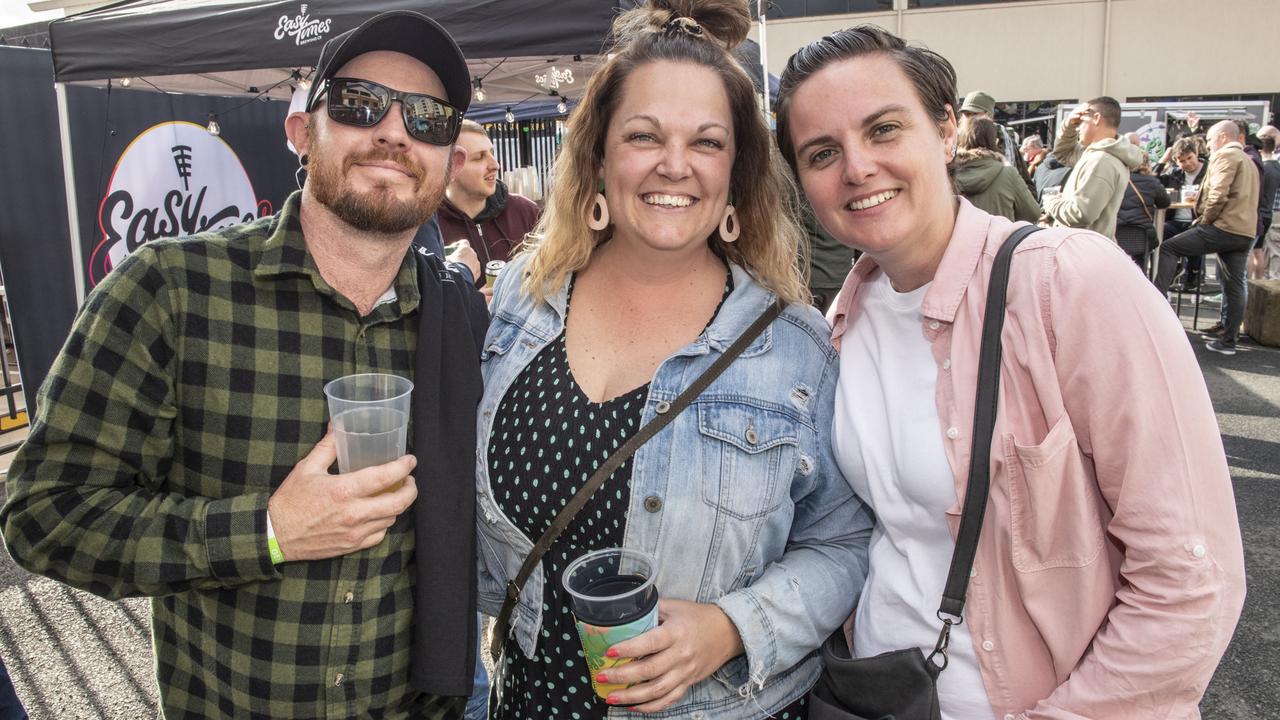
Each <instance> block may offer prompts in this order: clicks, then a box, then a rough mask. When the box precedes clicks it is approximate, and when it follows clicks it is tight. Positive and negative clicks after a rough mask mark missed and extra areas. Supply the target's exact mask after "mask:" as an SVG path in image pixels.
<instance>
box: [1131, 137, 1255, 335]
mask: <svg viewBox="0 0 1280 720" xmlns="http://www.w3.org/2000/svg"><path fill="white" fill-rule="evenodd" d="M1242 139H1243V138H1241V137H1240V130H1239V128H1237V127H1236V124H1235V123H1234V122H1232V121H1230V120H1223V121H1222V122H1219V123H1217V124H1216V125H1214V126H1213V127H1211V128H1209V133H1208V142H1209V147H1210V148H1211V149H1212V150H1213V154H1212V155H1210V156H1209V163H1208V168H1207V169H1206V170H1205V176H1204V182H1203V183H1201V186H1200V194H1199V196H1198V197H1197V198H1196V208H1195V209H1196V218H1195V220H1193V221H1192V224H1191V228H1190V229H1188V230H1186V231H1185V232H1182V233H1180V234H1178V235H1177V236H1175V237H1173V238H1165V241H1164V242H1163V243H1161V245H1160V261H1159V262H1160V266H1159V270H1158V271H1157V273H1156V287H1157V288H1159V289H1160V291H1161V292H1162V293H1164V292H1168V290H1169V285H1170V284H1171V283H1172V282H1173V276H1174V272H1175V271H1176V269H1177V260H1178V258H1179V257H1183V256H1190V255H1207V254H1208V253H1217V254H1218V271H1219V273H1220V274H1221V277H1222V297H1223V308H1222V311H1223V318H1222V321H1221V322H1220V323H1219V324H1218V326H1215V327H1212V328H1209V329H1208V330H1206V331H1205V333H1206V334H1207V335H1210V336H1211V337H1210V339H1209V341H1208V342H1207V343H1205V348H1206V349H1207V350H1210V351H1212V352H1216V353H1219V354H1222V355H1235V354H1236V339H1237V335H1238V334H1239V331H1240V322H1241V320H1242V319H1243V318H1244V301H1245V293H1246V289H1245V287H1246V286H1245V283H1246V282H1247V281H1246V278H1245V273H1246V270H1247V268H1248V262H1249V253H1250V252H1251V251H1252V249H1253V244H1254V239H1255V238H1256V237H1257V228H1258V194H1259V177H1258V173H1257V172H1255V171H1254V169H1253V163H1252V162H1250V160H1249V157H1248V156H1247V155H1245V153H1244V151H1243V150H1242V149H1241V140H1242Z"/></svg>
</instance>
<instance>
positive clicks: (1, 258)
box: [0, 47, 76, 412]
mask: <svg viewBox="0 0 1280 720" xmlns="http://www.w3.org/2000/svg"><path fill="white" fill-rule="evenodd" d="M0 98H8V99H9V101H6V102H0V129H2V130H0V188H4V192H0V271H2V272H3V273H4V281H5V295H6V297H7V300H8V303H9V314H10V319H11V320H12V321H13V335H14V341H15V343H16V345H17V349H18V364H19V367H20V368H21V370H22V385H23V389H24V391H25V393H26V399H27V407H28V409H29V410H31V411H32V412H34V409H35V395H36V388H37V387H38V386H39V385H40V383H41V382H43V381H44V376H45V375H46V374H48V372H49V367H50V366H51V365H52V364H53V359H54V357H55V356H56V355H57V353H58V350H59V349H60V348H61V347H62V342H63V340H64V339H65V338H66V335H67V330H69V329H70V328H71V319H72V317H73V316H74V315H75V311H76V296H75V284H74V282H73V281H72V270H71V267H72V264H71V243H70V241H69V240H68V237H69V233H68V232H67V199H66V197H67V196H66V192H65V190H64V189H63V184H62V150H61V147H60V146H59V141H58V112H57V105H56V102H55V100H54V95H53V62H52V59H51V58H50V56H49V51H48V50H34V49H27V48H16V47H0ZM19 99H20V100H21V101H20V102H19V101H18V100H19Z"/></svg>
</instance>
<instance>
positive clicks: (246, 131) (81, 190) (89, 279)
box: [68, 87, 297, 291]
mask: <svg viewBox="0 0 1280 720" xmlns="http://www.w3.org/2000/svg"><path fill="white" fill-rule="evenodd" d="M68 107H69V111H70V116H71V118H72V120H71V143H72V155H73V157H74V158H75V166H76V169H75V176H76V196H77V203H78V206H79V211H80V244H81V252H82V261H83V263H84V265H83V268H84V273H85V274H84V278H85V286H86V291H87V290H89V289H92V288H93V287H94V286H95V285H96V284H97V283H99V282H101V281H102V278H103V277H105V276H106V274H107V273H108V272H109V271H110V270H111V268H112V267H113V266H114V265H115V264H116V263H118V262H119V261H120V260H122V259H123V258H124V257H125V256H127V255H128V254H129V253H130V252H132V251H133V250H136V249H137V248H138V247H139V246H141V245H142V244H143V243H146V242H148V241H150V240H154V239H156V238H160V237H182V236H186V235H192V234H194V233H197V232H204V231H206V230H215V229H219V228H223V227H227V226H230V225H236V224H239V223H241V222H246V221H248V220H253V219H254V218H256V217H259V216H262V215H269V214H272V213H274V212H275V211H276V210H277V209H278V208H279V207H280V204H281V203H282V202H283V201H284V199H285V198H286V197H288V195H289V193H290V192H292V191H293V190H294V189H296V187H297V186H296V184H295V179H294V170H295V169H296V168H297V159H296V158H295V157H294V155H293V153H291V152H290V151H289V150H288V148H287V146H286V145H285V135H284V119H285V116H286V114H287V113H288V108H289V105H288V103H285V102H281V101H278V100H266V99H262V100H253V99H249V98H244V97H206V96H199V95H178V94H166V93H158V92H155V91H150V90H132V89H131V90H123V89H120V88H114V89H112V88H107V89H101V88H86V87H70V88H68ZM211 119H213V120H214V121H215V122H216V124H217V128H218V130H219V133H218V134H217V135H214V134H212V133H210V132H209V130H208V126H209V121H210V120H211Z"/></svg>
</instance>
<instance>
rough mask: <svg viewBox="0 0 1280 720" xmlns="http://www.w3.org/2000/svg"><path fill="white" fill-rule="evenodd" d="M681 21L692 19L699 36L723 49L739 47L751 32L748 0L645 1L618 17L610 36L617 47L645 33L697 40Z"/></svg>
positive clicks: (688, 25) (694, 34) (685, 23)
mask: <svg viewBox="0 0 1280 720" xmlns="http://www.w3.org/2000/svg"><path fill="white" fill-rule="evenodd" d="M680 18H688V20H692V21H693V23H696V24H697V25H696V27H700V28H701V29H702V37H704V38H706V39H708V40H710V41H712V42H714V43H715V44H717V45H719V46H721V47H723V48H725V49H726V50H732V49H734V48H735V47H737V46H738V45H740V44H741V43H742V41H743V40H745V39H747V33H748V32H750V31H751V9H750V7H749V6H748V5H747V0H645V2H644V3H643V4H642V5H640V6H639V7H637V8H635V9H634V10H628V11H627V12H625V13H623V14H621V15H619V16H618V19H617V20H615V21H614V23H613V36H614V38H615V41H616V42H617V44H619V45H623V44H626V43H627V42H629V41H630V40H632V39H633V38H635V37H637V36H639V35H643V34H647V33H660V32H671V31H675V32H685V33H686V34H689V35H691V36H694V37H696V36H697V33H696V32H690V29H691V24H690V23H689V22H687V21H685V22H678V21H679V19H680ZM673 23H674V24H673Z"/></svg>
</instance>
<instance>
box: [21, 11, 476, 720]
mask: <svg viewBox="0 0 1280 720" xmlns="http://www.w3.org/2000/svg"><path fill="white" fill-rule="evenodd" d="M312 80H313V86H312V89H311V93H310V95H309V97H308V99H307V103H306V106H305V112H295V113H291V114H290V115H289V117H288V119H287V120H286V126H285V127H286V132H287V133H288V136H289V139H290V140H291V141H292V143H293V144H294V146H295V147H297V149H298V151H299V152H300V157H299V160H300V162H301V163H302V165H303V166H305V167H306V169H307V170H308V176H307V178H306V181H305V183H303V184H302V188H301V190H300V191H298V192H296V193H294V194H293V195H291V196H290V197H289V198H288V199H287V200H286V201H285V203H284V205H283V207H282V208H281V211H280V212H279V213H278V214H276V215H275V216H273V217H265V218H261V219H259V220H256V221H254V222H251V223H248V224H245V225H240V226H237V227H232V228H228V229H225V230H219V231H216V232H211V233H204V234H201V235H197V236H194V237H191V238H185V239H176V240H170V239H164V240H156V241H153V242H150V243H148V244H146V245H144V246H142V247H141V248H139V249H138V250H136V251H135V252H133V253H132V254H131V255H129V257H128V258H127V259H125V260H124V261H123V262H121V263H120V264H119V265H117V266H116V268H115V269H114V270H113V271H112V272H111V273H110V275H108V276H107V278H106V279H105V280H104V281H103V282H102V283H100V284H99V285H98V286H97V287H96V288H95V289H94V291H93V292H92V293H91V294H90V296H89V297H88V298H87V299H86V301H85V304H84V307H83V308H82V309H81V312H80V314H79V316H78V317H77V319H76V322H75V325H74V327H73V329H72V331H71V336H70V338H69V339H68V341H67V344H66V346H65V348H64V349H63V352H62V354H61V355H60V356H59V357H58V359H57V360H56V362H55V363H54V366H53V369H52V371H51V373H50V376H49V380H48V381H47V382H46V383H45V385H44V387H43V388H41V393H40V396H39V402H38V408H39V410H38V413H37V414H36V417H35V419H34V422H33V423H32V429H31V435H30V438H29V439H28V441H27V442H26V444H25V445H24V446H23V447H22V448H21V449H20V450H19V451H18V453H17V456H16V457H15V459H14V461H13V466H12V468H11V470H10V474H9V483H8V494H9V501H8V503H7V504H6V505H5V506H4V508H3V509H2V510H0V525H2V526H3V532H4V538H5V541H6V542H7V544H8V547H9V550H10V552H11V553H12V554H13V556H14V558H15V559H16V560H17V561H18V563H19V564H20V565H22V566H23V567H25V568H27V569H28V570H30V571H32V572H36V573H39V574H43V575H47V576H49V577H52V578H55V579H57V580H60V581H62V582H65V583H67V584H69V585H72V586H75V587H78V588H82V589H85V590H88V591H91V592H94V593H96V594H98V595H102V596H104V597H108V598H121V597H130V596H152V597H153V598H154V599H153V602H152V610H153V612H152V629H153V636H154V647H155V653H156V672H157V681H158V685H159V691H160V703H161V706H162V710H163V713H164V716H165V717H166V718H169V719H170V720H172V719H173V718H230V717H237V718H249V717H261V718H272V719H280V718H322V717H328V718H351V717H377V718H415V719H417V718H446V717H449V718H452V717H460V716H461V712H462V706H463V703H464V702H465V699H466V697H465V696H467V695H468V694H469V693H470V692H471V684H472V670H473V667H474V662H475V648H476V636H475V633H476V629H475V611H476V609H475V583H476V579H475V546H474V537H475V532H474V502H475V496H474V482H475V481H474V475H475V469H474V466H475V423H476V414H475V407H476V403H477V401H478V400H479V397H480V394H481V387H480V385H481V378H480V368H479V355H480V347H481V345H482V342H483V337H484V332H485V329H486V326H487V322H488V315H487V312H486V309H485V305H484V301H483V298H482V297H481V296H480V294H479V293H477V292H476V291H475V290H474V289H473V288H472V287H471V284H470V283H469V282H468V281H467V280H466V279H465V278H464V277H463V276H461V275H459V274H458V273H457V272H456V271H455V270H453V269H451V268H450V267H448V266H446V265H445V264H444V263H443V262H441V260H440V259H439V258H438V257H436V256H435V255H433V254H429V253H425V252H419V251H417V250H415V249H414V248H413V247H412V246H411V239H412V238H413V236H414V233H415V232H416V231H417V230H418V228H419V227H420V226H421V225H422V224H423V223H424V222H426V220H427V219H428V218H429V217H430V216H431V214H432V213H433V212H435V210H436V207H437V206H438V205H439V203H440V200H441V198H442V197H443V195H444V188H445V185H446V184H447V182H448V177H449V174H450V171H451V168H453V167H456V166H457V165H458V164H460V163H461V161H462V155H461V153H460V152H458V151H456V150H455V149H454V145H453V144H454V141H455V140H456V138H457V133H458V128H459V125H460V120H461V116H462V113H463V112H464V111H465V110H466V108H467V105H468V100H469V95H470V94H469V75H468V72H467V68H466V64H465V62H464V60H463V58H462V55H461V53H460V52H459V50H458V48H457V45H456V44H455V43H454V42H453V40H452V38H450V36H449V34H448V33H447V32H445V30H444V29H443V28H441V27H440V26H439V25H438V24H437V23H435V22H434V21H433V20H430V19H429V18H427V17H426V16H423V15H420V14H418V13H414V12H408V11H399V12H389V13H384V14H381V15H378V16H376V17H374V18H372V19H370V20H369V21H367V22H365V23H364V24H362V25H361V26H360V27H358V28H356V29H354V30H352V31H349V32H346V33H343V34H341V35H338V36H336V37H334V38H333V39H331V40H329V42H327V43H326V44H325V46H324V49H323V50H322V52H321V54H320V61H319V63H318V65H317V68H316V72H315V74H314V75H313V77H312ZM357 372H385V373H394V374H397V375H402V376H405V377H408V378H410V379H412V380H413V382H414V384H415V387H414V390H413V396H412V413H413V415H412V424H411V428H412V432H411V434H410V454H408V455H405V456H402V457H400V458H398V459H396V460H393V461H392V462H389V463H386V464H383V465H377V466H374V467H370V468H366V469H363V470H359V471H355V472H350V473H339V474H334V473H331V472H330V467H331V466H332V465H333V464H334V460H335V446H334V441H333V439H332V436H331V435H330V434H328V433H327V432H326V426H327V424H328V421H329V418H328V413H327V412H326V408H325V400H324V395H323V393H322V387H323V385H324V384H325V383H326V382H327V381H329V380H333V379H335V378H338V377H341V376H344V375H350V374H353V373H357ZM419 493H421V494H422V496H423V497H424V498H430V501H429V502H419V503H415V502H414V500H415V498H416V497H417V496H418V494H419Z"/></svg>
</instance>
